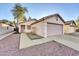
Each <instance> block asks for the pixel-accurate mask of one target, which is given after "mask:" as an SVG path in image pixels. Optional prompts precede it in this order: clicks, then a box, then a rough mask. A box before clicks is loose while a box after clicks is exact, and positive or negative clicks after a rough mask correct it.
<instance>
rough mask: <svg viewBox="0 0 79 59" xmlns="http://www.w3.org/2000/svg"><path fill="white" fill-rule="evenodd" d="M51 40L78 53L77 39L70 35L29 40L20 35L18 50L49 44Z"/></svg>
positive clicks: (78, 44) (78, 40) (78, 39)
mask: <svg viewBox="0 0 79 59" xmlns="http://www.w3.org/2000/svg"><path fill="white" fill-rule="evenodd" d="M53 40H54V41H56V42H59V43H61V44H63V45H65V46H68V47H70V48H73V49H75V50H77V51H79V38H78V37H75V36H71V35H63V36H50V37H47V38H42V39H37V40H31V39H29V38H28V36H27V35H26V34H24V33H22V34H21V38H20V49H22V48H27V47H31V46H34V45H38V44H42V43H46V42H50V41H53Z"/></svg>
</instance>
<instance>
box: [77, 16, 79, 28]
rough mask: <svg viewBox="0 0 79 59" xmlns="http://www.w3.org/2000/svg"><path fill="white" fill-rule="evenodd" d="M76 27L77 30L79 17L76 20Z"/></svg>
mask: <svg viewBox="0 0 79 59" xmlns="http://www.w3.org/2000/svg"><path fill="white" fill-rule="evenodd" d="M76 25H77V27H78V29H79V17H78V18H77V20H76Z"/></svg>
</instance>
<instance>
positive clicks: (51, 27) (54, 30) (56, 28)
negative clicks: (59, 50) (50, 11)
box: [47, 23, 63, 36]
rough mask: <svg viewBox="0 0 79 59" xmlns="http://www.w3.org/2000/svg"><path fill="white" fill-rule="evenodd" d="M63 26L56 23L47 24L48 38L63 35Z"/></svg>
mask: <svg viewBox="0 0 79 59" xmlns="http://www.w3.org/2000/svg"><path fill="white" fill-rule="evenodd" d="M62 34H63V25H62V24H55V23H47V36H51V35H62Z"/></svg>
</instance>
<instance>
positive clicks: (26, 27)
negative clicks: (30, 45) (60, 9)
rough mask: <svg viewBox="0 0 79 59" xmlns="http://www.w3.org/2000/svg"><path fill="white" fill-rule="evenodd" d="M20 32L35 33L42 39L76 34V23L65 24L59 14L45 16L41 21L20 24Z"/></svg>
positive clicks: (68, 22)
mask: <svg viewBox="0 0 79 59" xmlns="http://www.w3.org/2000/svg"><path fill="white" fill-rule="evenodd" d="M18 27H19V32H20V33H21V32H26V33H34V34H37V35H39V36H42V37H47V36H52V35H63V34H64V33H73V32H75V30H76V29H75V28H76V24H75V22H74V21H67V22H65V21H64V19H63V18H62V17H61V16H60V15H59V14H53V15H48V16H45V17H43V18H41V19H39V20H33V19H31V21H27V22H21V23H19V26H18Z"/></svg>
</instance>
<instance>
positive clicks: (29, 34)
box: [26, 33, 43, 40]
mask: <svg viewBox="0 0 79 59" xmlns="http://www.w3.org/2000/svg"><path fill="white" fill-rule="evenodd" d="M26 34H27V36H28V37H29V38H30V39H31V40H34V39H41V38H43V37H42V36H39V35H36V34H33V33H26Z"/></svg>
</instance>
